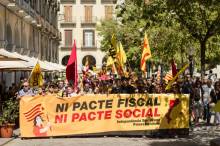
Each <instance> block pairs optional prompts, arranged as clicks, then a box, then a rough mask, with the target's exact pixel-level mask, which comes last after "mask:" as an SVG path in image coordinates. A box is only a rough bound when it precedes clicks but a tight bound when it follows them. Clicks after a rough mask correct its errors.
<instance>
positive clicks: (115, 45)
mask: <svg viewBox="0 0 220 146" xmlns="http://www.w3.org/2000/svg"><path fill="white" fill-rule="evenodd" d="M111 44H112V46H113V48H114V49H117V40H116V38H115V34H113V35H112V39H111Z"/></svg>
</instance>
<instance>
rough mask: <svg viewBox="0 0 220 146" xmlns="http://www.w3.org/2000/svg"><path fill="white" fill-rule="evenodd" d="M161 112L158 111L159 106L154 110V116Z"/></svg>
mask: <svg viewBox="0 0 220 146" xmlns="http://www.w3.org/2000/svg"><path fill="white" fill-rule="evenodd" d="M159 116H160V114H159V113H158V108H157V107H156V108H155V110H154V117H159Z"/></svg>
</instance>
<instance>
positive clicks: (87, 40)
mask: <svg viewBox="0 0 220 146" xmlns="http://www.w3.org/2000/svg"><path fill="white" fill-rule="evenodd" d="M83 46H84V47H94V46H95V32H94V30H84V31H83Z"/></svg>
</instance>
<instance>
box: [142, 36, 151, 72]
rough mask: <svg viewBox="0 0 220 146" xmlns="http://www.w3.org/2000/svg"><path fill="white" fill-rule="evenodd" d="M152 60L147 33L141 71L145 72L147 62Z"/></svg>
mask: <svg viewBox="0 0 220 146" xmlns="http://www.w3.org/2000/svg"><path fill="white" fill-rule="evenodd" d="M149 58H151V51H150V45H149V42H148V39H147V34H146V32H145V36H144V48H143V52H142V56H141V70H142V71H144V72H145V70H146V61H147V59H149Z"/></svg>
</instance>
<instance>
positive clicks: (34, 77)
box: [29, 61, 44, 87]
mask: <svg viewBox="0 0 220 146" xmlns="http://www.w3.org/2000/svg"><path fill="white" fill-rule="evenodd" d="M43 82H44V81H43V75H42V73H41V68H40V64H39V62H38V61H37V63H36V65H35V66H34V68H33V69H32V71H31V75H30V77H29V84H30V86H31V87H36V86H38V87H40V86H42V85H43Z"/></svg>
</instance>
